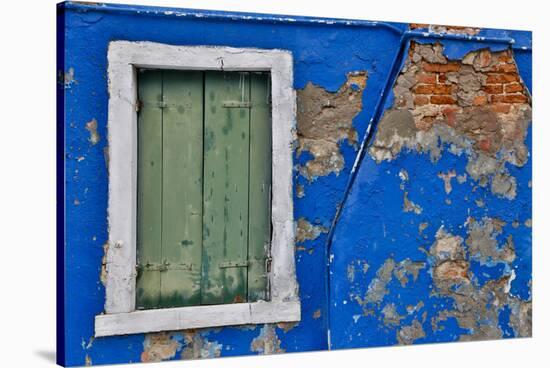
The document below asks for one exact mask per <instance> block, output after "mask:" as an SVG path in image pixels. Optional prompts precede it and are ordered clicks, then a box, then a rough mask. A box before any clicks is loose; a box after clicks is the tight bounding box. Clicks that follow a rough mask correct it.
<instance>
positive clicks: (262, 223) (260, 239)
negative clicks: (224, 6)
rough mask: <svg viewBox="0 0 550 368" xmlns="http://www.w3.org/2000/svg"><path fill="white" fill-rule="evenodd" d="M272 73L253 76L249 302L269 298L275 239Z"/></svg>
mask: <svg viewBox="0 0 550 368" xmlns="http://www.w3.org/2000/svg"><path fill="white" fill-rule="evenodd" d="M270 87H271V85H270V83H269V74H267V73H252V74H251V76H250V102H251V106H252V107H251V110H250V169H249V170H250V174H249V209H248V211H249V223H248V259H249V268H248V301H249V302H254V301H257V300H265V299H266V298H267V295H266V291H267V274H266V252H267V250H268V249H269V243H270V238H271V211H270V209H271V208H270V204H271V200H270V199H271V90H270Z"/></svg>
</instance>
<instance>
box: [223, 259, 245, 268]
mask: <svg viewBox="0 0 550 368" xmlns="http://www.w3.org/2000/svg"><path fill="white" fill-rule="evenodd" d="M219 267H220V268H235V267H248V261H225V262H220V265H219Z"/></svg>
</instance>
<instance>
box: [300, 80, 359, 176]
mask: <svg viewBox="0 0 550 368" xmlns="http://www.w3.org/2000/svg"><path fill="white" fill-rule="evenodd" d="M366 82H367V73H366V72H354V73H349V74H348V78H347V81H346V82H345V83H344V84H343V85H342V86H341V87H340V89H339V90H338V91H336V92H335V93H330V92H328V91H326V90H324V89H323V88H321V87H318V86H315V85H314V84H312V83H308V84H307V85H306V87H305V88H304V89H302V90H299V91H297V105H298V110H297V134H298V149H297V155H298V156H300V155H301V154H302V153H303V152H305V151H307V152H309V153H310V154H311V155H313V159H311V160H309V161H307V162H306V163H305V164H304V165H303V166H302V167H301V168H300V173H301V174H302V175H303V176H304V177H306V178H308V179H309V180H313V179H315V178H316V177H318V176H326V175H329V174H330V173H335V174H339V173H340V171H341V170H342V168H343V167H344V157H343V156H342V153H341V152H340V146H339V144H340V142H341V141H343V140H347V141H348V143H349V144H351V145H355V144H356V143H357V132H356V131H355V129H354V128H353V125H352V122H353V119H354V118H355V116H356V115H357V114H358V113H359V112H360V111H361V109H362V108H363V102H362V95H363V90H364V89H365V87H366Z"/></svg>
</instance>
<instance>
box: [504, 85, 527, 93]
mask: <svg viewBox="0 0 550 368" xmlns="http://www.w3.org/2000/svg"><path fill="white" fill-rule="evenodd" d="M504 92H506V93H514V92H523V86H522V85H521V84H520V83H510V84H506V85H505V86H504Z"/></svg>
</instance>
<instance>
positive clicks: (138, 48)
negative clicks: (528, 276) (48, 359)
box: [95, 41, 300, 337]
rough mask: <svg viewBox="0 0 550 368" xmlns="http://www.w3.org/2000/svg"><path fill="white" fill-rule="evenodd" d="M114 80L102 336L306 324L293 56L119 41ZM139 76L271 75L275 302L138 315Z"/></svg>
mask: <svg viewBox="0 0 550 368" xmlns="http://www.w3.org/2000/svg"><path fill="white" fill-rule="evenodd" d="M107 57H108V63H109V66H108V77H109V115H108V135H109V207H108V215H109V246H108V248H107V250H106V265H105V267H106V274H107V275H106V282H105V290H106V300H105V312H104V313H103V314H100V315H97V316H96V317H95V336H98V337H99V336H111V335H124V334H133V333H144V332H154V331H169V330H184V329H193V328H205V327H220V326H231V325H241V324H257V323H277V322H294V321H299V320H300V300H299V297H298V285H297V282H296V269H295V260H294V231H295V230H294V215H293V203H292V141H293V132H294V128H295V121H296V98H295V91H294V89H293V76H292V54H291V53H290V52H288V51H284V50H263V49H252V48H231V47H213V46H174V45H166V44H159V43H153V42H130V41H112V42H110V44H109V49H108V55H107ZM138 68H158V69H180V70H227V71H269V72H270V73H271V86H272V91H271V92H272V142H273V143H272V144H273V146H272V173H273V175H272V177H273V182H272V203H271V211H272V228H273V231H272V239H271V251H270V256H271V259H272V261H271V270H270V272H269V273H268V280H269V282H268V285H269V290H268V291H269V294H270V300H269V301H258V302H254V303H237V304H222V305H207V306H191V307H178V308H167V309H150V310H136V308H135V303H136V276H137V272H136V201H137V200H136V198H137V190H136V183H137V113H136V101H137V83H136V80H137V78H136V70H137V69H138Z"/></svg>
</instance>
